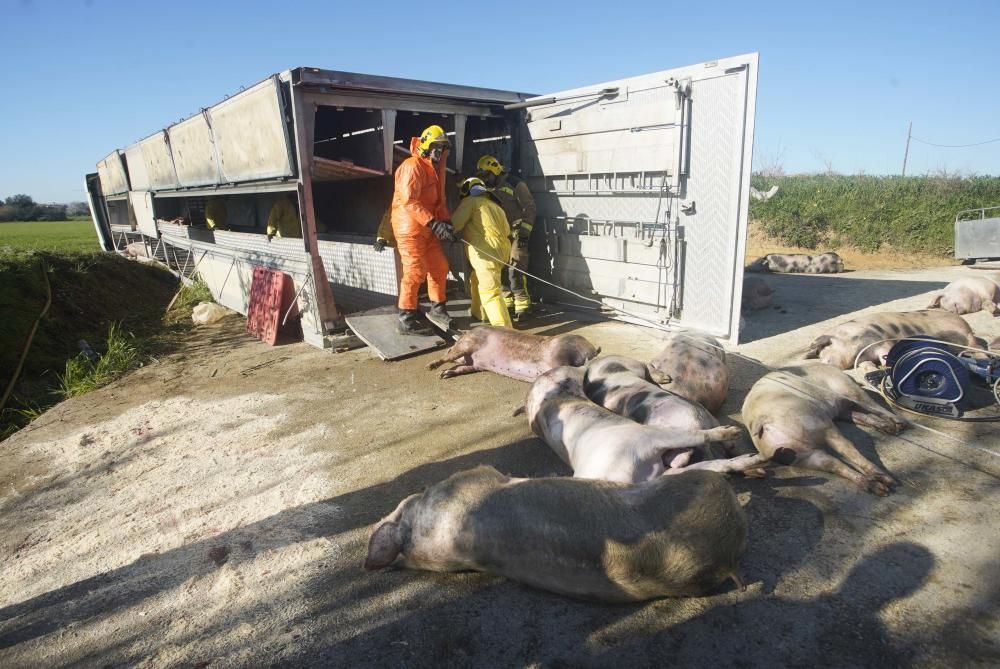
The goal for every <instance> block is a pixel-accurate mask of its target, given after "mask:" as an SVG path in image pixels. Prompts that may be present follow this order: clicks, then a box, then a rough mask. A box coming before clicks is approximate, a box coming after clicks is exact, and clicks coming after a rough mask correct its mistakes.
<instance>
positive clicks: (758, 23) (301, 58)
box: [0, 0, 1000, 202]
mask: <svg viewBox="0 0 1000 669" xmlns="http://www.w3.org/2000/svg"><path fill="white" fill-rule="evenodd" d="M685 5H688V6H685ZM0 18H2V21H0V30H2V34H3V42H2V48H3V51H4V55H3V58H2V61H0V74H2V81H3V83H4V94H3V96H2V99H3V102H2V104H0V197H6V196H9V195H12V194H15V193H27V194H29V195H31V196H33V197H34V198H35V199H36V200H38V201H40V202H53V201H54V202H65V201H72V200H81V199H83V186H82V181H83V175H84V174H85V173H86V172H90V171H94V166H95V164H96V162H97V161H98V160H99V159H101V158H102V157H103V156H105V155H106V154H107V153H109V152H110V151H111V150H113V149H114V148H124V147H125V146H127V145H128V144H131V143H132V142H134V141H135V140H137V139H139V138H141V137H145V136H147V135H149V134H151V133H152V132H154V131H155V130H157V129H159V128H162V127H164V126H166V125H168V124H170V123H172V122H174V121H176V120H178V119H180V118H182V117H186V116H189V115H191V114H192V113H194V112H195V111H197V110H198V109H199V108H200V107H203V106H206V105H209V104H212V103H214V102H216V101H218V100H219V99H221V98H222V97H223V96H224V95H227V94H231V93H233V92H235V91H237V90H239V88H240V86H243V85H247V84H251V83H254V82H256V81H259V80H261V79H263V78H265V77H266V76H267V75H269V74H271V73H274V72H279V71H281V70H284V69H287V68H289V67H296V66H299V65H306V66H315V67H322V68H327V69H336V70H346V71H353V72H364V73H369V74H382V75H391V76H399V77H411V78H418V79H427V80H431V81H442V82H447V83H456V84H470V85H481V86H488V87H492V88H505V89H512V90H520V91H531V92H536V93H545V92H554V91H558V90H562V89H567V88H572V87H575V86H583V85H588V84H594V83H599V82H601V81H605V80H610V79H617V78H621V77H625V76H630V75H637V74H644V73H647V72H653V71H656V70H661V69H668V68H671V67H678V66H682V65H689V64H693V63H698V62H701V61H705V60H713V59H716V58H720V57H723V56H730V55H736V54H740V53H746V52H750V51H757V52H759V53H760V58H761V60H760V78H759V90H758V96H757V124H756V141H755V147H754V163H755V166H756V167H770V166H774V165H781V166H782V167H783V168H784V170H785V171H786V172H789V173H795V172H819V171H825V170H826V169H828V168H832V169H833V170H835V171H837V172H842V173H856V172H859V171H863V172H866V173H869V174H892V173H898V172H899V169H900V166H901V163H902V158H903V149H904V145H905V141H906V131H907V124H908V122H909V121H911V120H912V121H913V135H914V136H915V137H918V138H920V139H923V140H926V141H930V142H934V143H938V144H968V143H973V142H981V141H984V140H989V139H994V138H1000V72H998V70H997V68H998V66H1000V40H998V39H997V34H996V29H997V26H998V25H1000V1H998V0H982V1H955V2H933V3H932V2H923V1H918V2H874V1H871V2H866V3H853V2H835V3H807V2H802V1H801V0H798V1H797V2H787V3H784V2H780V3H779V2H774V3H769V2H766V1H763V0H761V1H758V2H733V3H727V2H721V1H720V2H710V3H709V2H705V3H669V2H664V0H658V1H649V2H615V3H597V2H584V1H578V2H573V3H564V2H552V3H544V2H533V3H528V2H524V3H522V2H498V3H494V4H490V3H486V2H478V3H473V2H468V1H466V2H437V3H434V2H424V3H417V2H409V3H393V2H386V1H383V2H367V3H363V2H350V3H340V2H334V1H330V0H327V1H326V2H293V1H291V0H289V1H287V2H281V3H273V4H272V3H267V4H256V3H252V2H211V1H209V0H202V1H201V2H185V1H174V2H169V3H158V2H149V3H140V2H111V1H108V0H60V1H58V2H57V1H54V0H34V1H31V2H29V1H27V0H14V1H9V0H0ZM942 169H944V170H948V171H962V172H964V173H977V174H994V175H1000V142H997V143H993V144H987V145H983V146H979V147H971V148H963V149H957V148H953V149H949V148H938V147H931V146H926V145H924V144H919V143H914V144H912V145H911V148H910V159H909V164H908V166H907V172H908V173H915V174H919V173H924V172H935V171H938V170H942Z"/></svg>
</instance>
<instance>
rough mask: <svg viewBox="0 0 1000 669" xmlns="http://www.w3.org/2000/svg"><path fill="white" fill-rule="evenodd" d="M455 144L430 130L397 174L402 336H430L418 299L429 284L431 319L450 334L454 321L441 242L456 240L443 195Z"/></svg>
mask: <svg viewBox="0 0 1000 669" xmlns="http://www.w3.org/2000/svg"><path fill="white" fill-rule="evenodd" d="M450 146H451V143H450V142H449V141H448V136H447V135H446V134H445V131H444V129H443V128H442V127H441V126H439V125H432V126H430V127H429V128H427V129H426V130H424V131H423V132H422V133H421V134H420V137H419V138H418V137H414V138H412V139H411V140H410V153H411V154H412V155H411V156H410V157H409V158H407V159H406V160H404V161H403V164H402V165H400V166H399V168H398V169H397V170H396V181H395V184H396V188H395V191H394V192H393V195H392V232H393V234H394V235H395V237H396V249H397V250H398V251H399V256H400V260H401V261H402V264H403V278H402V280H401V281H400V282H399V332H400V334H407V335H415V334H430V330H429V328H427V327H426V326H425V325H424V323H423V322H422V321H421V312H420V305H419V303H418V301H417V294H418V293H419V291H420V284H421V283H423V282H424V280H425V279H426V280H427V294H428V296H429V297H430V299H431V310H430V312H429V313H428V314H427V317H428V318H429V319H430V320H431V321H432V322H433V323H434V324H435V325H437V326H438V327H440V328H442V329H446V330H447V329H448V328H449V327H450V326H451V319H450V318H449V316H448V311H447V309H446V304H445V301H446V299H447V296H446V294H445V285H446V281H447V277H448V259H447V258H446V257H445V255H444V250H443V249H442V248H441V241H442V240H446V241H454V240H455V231H454V229H453V228H452V226H451V223H450V221H449V219H450V217H451V215H450V214H449V212H448V205H447V201H446V199H445V195H444V176H445V165H446V164H447V160H448V149H449V148H450Z"/></svg>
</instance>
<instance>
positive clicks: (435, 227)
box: [429, 221, 455, 242]
mask: <svg viewBox="0 0 1000 669" xmlns="http://www.w3.org/2000/svg"><path fill="white" fill-rule="evenodd" d="M429 227H430V229H431V232H433V233H434V236H435V237H437V238H438V239H440V240H441V241H443V242H453V241H455V228H453V227H451V223H449V222H448V221H431V222H430V224H429Z"/></svg>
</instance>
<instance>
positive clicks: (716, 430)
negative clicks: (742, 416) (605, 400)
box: [525, 367, 740, 483]
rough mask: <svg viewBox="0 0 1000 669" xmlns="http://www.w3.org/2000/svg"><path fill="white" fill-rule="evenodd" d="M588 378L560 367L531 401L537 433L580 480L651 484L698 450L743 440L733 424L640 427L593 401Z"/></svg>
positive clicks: (538, 383) (539, 382) (541, 380)
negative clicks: (700, 427)
mask: <svg viewBox="0 0 1000 669" xmlns="http://www.w3.org/2000/svg"><path fill="white" fill-rule="evenodd" d="M583 379H584V370H583V369H581V368H579V367H557V368H555V369H553V370H550V371H548V372H546V373H545V374H542V375H541V376H539V377H538V378H537V379H536V380H535V382H534V383H533V384H532V385H531V389H530V390H529V391H528V397H527V400H526V401H525V410H526V412H527V414H528V421H529V424H530V425H531V431H532V432H534V433H535V434H536V435H538V436H539V437H540V438H541V439H542V441H544V442H545V443H546V444H548V445H549V447H551V448H552V450H553V451H555V452H556V455H558V456H559V457H560V458H562V460H563V462H565V463H566V464H568V465H569V466H570V467H571V468H572V469H573V476H575V477H577V478H592V479H604V480H607V481H618V482H621V483H639V482H641V481H648V480H650V479H653V478H656V477H658V476H660V475H661V474H663V473H664V472H665V471H666V470H667V469H669V468H671V467H683V466H684V465H686V464H688V463H689V462H690V461H691V460H692V458H693V456H694V452H693V449H695V448H698V447H700V446H704V445H705V444H707V443H709V442H718V441H732V440H734V439H737V438H739V436H740V429H739V428H737V427H728V426H727V427H713V428H710V429H707V430H693V431H691V432H674V431H668V430H663V429H659V428H655V427H648V426H646V425H640V424H638V423H636V422H635V421H632V420H629V419H628V418H624V417H622V416H619V415H617V414H614V413H611V412H610V411H608V410H607V409H605V408H604V407H600V406H597V405H596V404H594V403H593V402H591V401H590V400H589V399H587V396H586V394H585V393H584V390H583Z"/></svg>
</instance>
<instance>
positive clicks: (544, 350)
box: [427, 326, 601, 381]
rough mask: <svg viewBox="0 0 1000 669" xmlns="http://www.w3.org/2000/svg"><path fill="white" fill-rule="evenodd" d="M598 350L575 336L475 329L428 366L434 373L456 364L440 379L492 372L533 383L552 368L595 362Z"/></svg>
mask: <svg viewBox="0 0 1000 669" xmlns="http://www.w3.org/2000/svg"><path fill="white" fill-rule="evenodd" d="M600 352H601V348H600V347H599V346H598V347H595V346H594V345H593V344H591V343H590V342H589V341H587V340H586V339H584V338H583V337H581V336H580V335H575V334H564V335H559V336H557V337H543V336H541V335H535V334H530V333H527V332H518V331H517V330H511V329H510V328H501V327H488V326H484V327H478V328H475V329H473V330H469V331H468V332H466V333H465V334H463V335H462V336H461V337H459V339H458V341H457V342H455V345H454V346H452V347H451V348H450V349H448V351H447V352H446V353H445V354H444V356H442V357H441V358H440V359H439V360H435V361H434V362H432V363H429V364H428V365H427V369H437V368H438V367H440V366H441V365H443V364H445V363H446V362H456V361H459V364H457V365H455V366H454V367H450V368H449V369H446V370H444V371H442V372H441V378H442V379H449V378H451V377H453V376H460V375H462V374H471V373H473V372H495V373H497V374H500V375H501V376H509V377H510V378H512V379H517V380H518V381H534V380H535V379H536V378H538V376H539V375H540V374H542V373H543V372H547V371H548V370H550V369H552V368H554V367H560V366H563V365H568V366H570V367H579V366H580V365H585V364H587V362H589V361H590V360H591V359H593V358H596V357H597V355H598V354H599V353H600Z"/></svg>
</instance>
